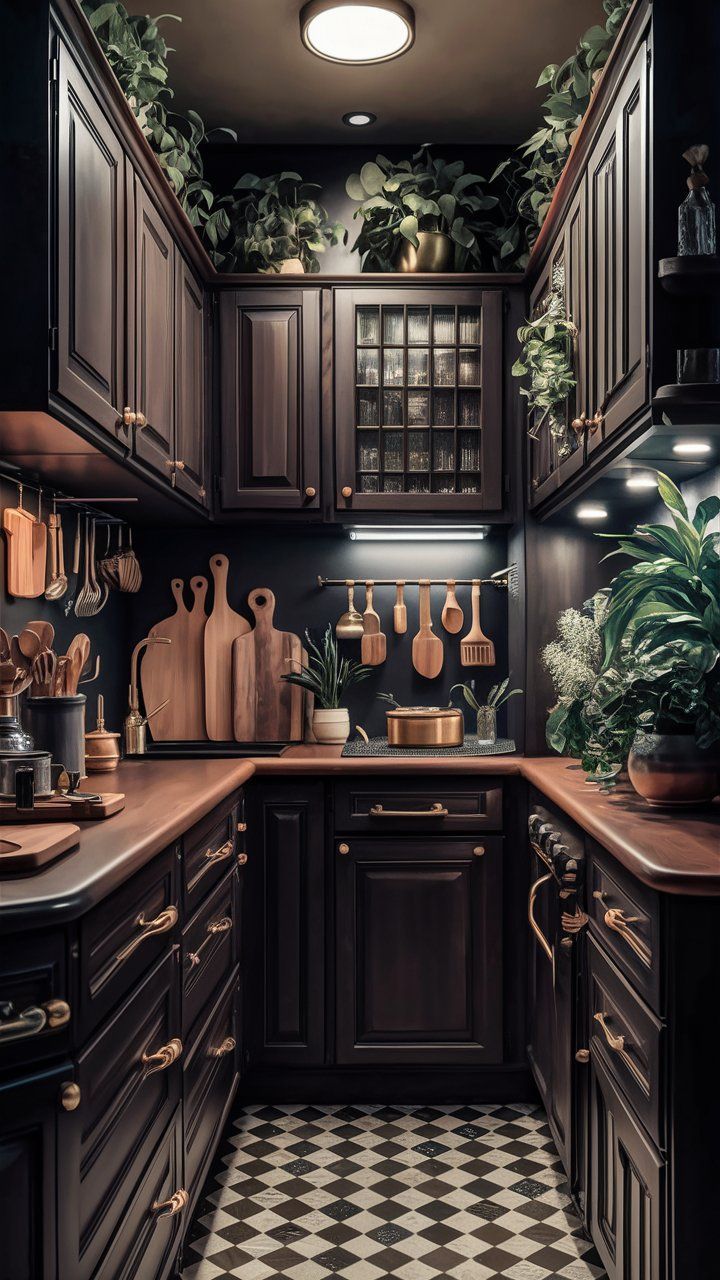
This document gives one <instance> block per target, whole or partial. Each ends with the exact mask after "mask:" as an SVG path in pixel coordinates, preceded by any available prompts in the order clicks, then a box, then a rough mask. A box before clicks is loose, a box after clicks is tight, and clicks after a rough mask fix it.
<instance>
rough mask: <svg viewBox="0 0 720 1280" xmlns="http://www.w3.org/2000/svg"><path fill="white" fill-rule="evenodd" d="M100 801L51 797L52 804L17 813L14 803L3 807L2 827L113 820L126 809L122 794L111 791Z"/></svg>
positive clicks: (40, 803) (0, 811)
mask: <svg viewBox="0 0 720 1280" xmlns="http://www.w3.org/2000/svg"><path fill="white" fill-rule="evenodd" d="M95 794H96V795H98V794H99V795H100V799H99V800H94V801H93V800H73V799H72V797H71V796H51V797H50V798H49V799H48V800H36V801H35V807H34V808H33V809H16V808H15V803H14V801H2V803H0V824H2V823H3V822H17V823H22V824H25V823H31V822H92V821H93V820H95V821H98V820H100V819H102V818H112V816H113V814H114V813H119V812H120V810H121V809H124V808H125V794H124V792H122V791H107V792H103V793H99V792H96V793H95Z"/></svg>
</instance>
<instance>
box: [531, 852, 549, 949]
mask: <svg viewBox="0 0 720 1280" xmlns="http://www.w3.org/2000/svg"><path fill="white" fill-rule="evenodd" d="M548 880H552V875H551V874H550V872H548V873H547V875H545V876H540V879H539V880H536V881H535V883H534V884H532V885H531V886H530V894H529V897H528V921H529V923H530V928H531V929H532V931H533V933H534V934H535V937H536V938H537V940H538V942H539V943H540V946H541V947H542V949H543V951H544V952H545V955H546V956H547V958H548V960H549V961H550V963H551V964H554V960H553V953H552V947H551V946H550V943H549V942H548V940H547V938H546V937H545V934H544V933H543V931H542V929H541V928H540V925H539V924H538V922H537V920H536V919H535V899H536V898H537V896H538V893H539V892H540V889H542V886H543V885H544V884H547V882H548Z"/></svg>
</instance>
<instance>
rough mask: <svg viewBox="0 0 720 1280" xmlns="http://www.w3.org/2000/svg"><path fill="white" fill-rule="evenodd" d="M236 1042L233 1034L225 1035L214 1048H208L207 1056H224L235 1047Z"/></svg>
mask: <svg viewBox="0 0 720 1280" xmlns="http://www.w3.org/2000/svg"><path fill="white" fill-rule="evenodd" d="M236 1043H237V1041H236V1040H235V1039H234V1037H233V1036H226V1037H225V1039H224V1040H223V1042H222V1044H219V1045H218V1046H217V1048H215V1049H208V1057H209V1058H224V1057H225V1056H226V1054H228V1053H232V1051H233V1049H234V1048H235V1045H236Z"/></svg>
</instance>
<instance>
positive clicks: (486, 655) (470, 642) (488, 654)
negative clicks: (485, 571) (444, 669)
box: [460, 578, 495, 667]
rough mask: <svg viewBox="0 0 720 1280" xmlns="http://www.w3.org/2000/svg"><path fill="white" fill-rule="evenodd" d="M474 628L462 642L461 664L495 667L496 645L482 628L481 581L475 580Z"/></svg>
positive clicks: (473, 601) (473, 594) (473, 596)
mask: <svg viewBox="0 0 720 1280" xmlns="http://www.w3.org/2000/svg"><path fill="white" fill-rule="evenodd" d="M472 619H473V620H472V626H471V628H470V630H469V631H468V633H467V635H466V636H465V637H464V638H463V639H462V640H461V641H460V662H461V663H462V665H463V666H464V667H494V666H495V645H494V644H493V642H492V640H488V638H487V636H486V635H485V633H484V631H483V629H482V627H481V626H480V579H479V578H473V584H472Z"/></svg>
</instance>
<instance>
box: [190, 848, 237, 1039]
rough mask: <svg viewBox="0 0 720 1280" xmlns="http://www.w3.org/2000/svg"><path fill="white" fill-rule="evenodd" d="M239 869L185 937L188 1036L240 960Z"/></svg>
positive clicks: (212, 898)
mask: <svg viewBox="0 0 720 1280" xmlns="http://www.w3.org/2000/svg"><path fill="white" fill-rule="evenodd" d="M238 896H239V891H238V873H237V871H234V872H233V873H232V875H229V876H226V878H225V880H223V882H222V884H220V885H218V887H217V889H216V890H215V892H214V893H213V894H211V896H210V897H209V898H208V899H207V901H206V902H205V903H204V904H203V906H202V907H201V908H200V910H199V911H198V912H197V914H196V915H195V917H194V918H193V919H192V920H191V922H190V924H189V925H188V926H187V928H186V929H185V930H184V932H183V938H182V972H183V1010H182V1034H183V1036H184V1037H185V1038H186V1039H187V1038H188V1037H189V1035H190V1033H191V1030H192V1028H193V1027H194V1025H195V1022H196V1020H197V1018H198V1017H199V1016H200V1014H202V1013H203V1012H204V1011H205V1010H206V1009H207V1007H208V1003H209V1001H210V1000H211V999H212V996H213V994H214V992H215V991H216V989H217V988H218V986H220V984H221V983H223V982H225V981H226V980H227V978H228V977H229V975H230V973H231V971H232V969H234V967H235V965H236V964H237V960H238V948H239V943H240V939H239V915H238Z"/></svg>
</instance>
